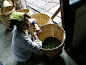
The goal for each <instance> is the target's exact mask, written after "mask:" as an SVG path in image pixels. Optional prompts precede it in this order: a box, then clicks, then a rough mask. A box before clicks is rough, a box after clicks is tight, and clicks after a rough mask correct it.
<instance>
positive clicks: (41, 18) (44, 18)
mask: <svg viewBox="0 0 86 65" xmlns="http://www.w3.org/2000/svg"><path fill="white" fill-rule="evenodd" d="M30 17H31V18H35V19H36V21H37V23H38V25H39V26H42V25H44V24H48V23H50V22H51V19H50V17H49V16H48V15H46V14H42V13H40V14H34V15H31V16H30ZM28 31H29V32H30V33H31V34H32V35H33V33H34V31H35V29H34V26H32V27H31V28H30V29H29V30H28Z"/></svg>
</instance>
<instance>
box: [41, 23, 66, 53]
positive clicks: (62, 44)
mask: <svg viewBox="0 0 86 65" xmlns="http://www.w3.org/2000/svg"><path fill="white" fill-rule="evenodd" d="M52 24H53V23H47V24H43V25H41V26H40V27H42V26H44V25H52ZM53 25H58V24H53ZM58 26H59V25H58ZM59 27H61V26H59ZM61 28H62V27H61ZM62 29H63V28H62ZM63 30H64V29H63ZM65 39H66V33H65V31H64V38H63V42H62V43H61V44H60V45H58V46H57V47H55V48H53V49H44V48H41V50H48V51H49V50H55V49H58V48H60V47H61V46H62V47H63V46H64V42H65Z"/></svg>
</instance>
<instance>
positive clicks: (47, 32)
mask: <svg viewBox="0 0 86 65" xmlns="http://www.w3.org/2000/svg"><path fill="white" fill-rule="evenodd" d="M40 28H41V30H42V33H41V34H40V35H39V39H40V40H41V41H42V42H43V41H44V40H45V39H46V38H48V37H54V38H56V39H58V40H59V41H60V42H61V44H60V45H59V46H57V47H56V48H54V49H44V48H41V50H42V51H43V52H44V53H45V54H46V55H47V56H48V57H49V59H51V60H52V59H54V58H56V57H57V56H59V55H60V54H61V52H62V47H63V46H64V40H65V31H64V30H63V29H62V28H61V27H60V26H58V25H57V24H46V25H42V26H41V27H40Z"/></svg>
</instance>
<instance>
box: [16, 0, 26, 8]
mask: <svg viewBox="0 0 86 65" xmlns="http://www.w3.org/2000/svg"><path fill="white" fill-rule="evenodd" d="M16 4H17V7H18V8H19V9H27V7H26V3H25V0H16Z"/></svg>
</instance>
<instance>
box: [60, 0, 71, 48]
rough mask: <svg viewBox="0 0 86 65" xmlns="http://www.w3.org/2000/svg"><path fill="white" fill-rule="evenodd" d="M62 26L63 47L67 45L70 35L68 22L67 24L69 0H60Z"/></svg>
mask: <svg viewBox="0 0 86 65" xmlns="http://www.w3.org/2000/svg"><path fill="white" fill-rule="evenodd" d="M60 7H61V17H62V27H63V28H64V30H65V32H66V40H65V48H67V47H68V43H69V41H68V38H69V37H70V34H69V33H70V32H69V30H70V24H69V22H70V21H69V0H60Z"/></svg>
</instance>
